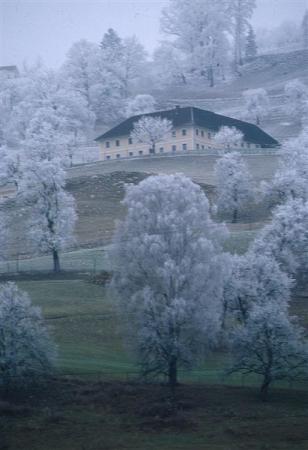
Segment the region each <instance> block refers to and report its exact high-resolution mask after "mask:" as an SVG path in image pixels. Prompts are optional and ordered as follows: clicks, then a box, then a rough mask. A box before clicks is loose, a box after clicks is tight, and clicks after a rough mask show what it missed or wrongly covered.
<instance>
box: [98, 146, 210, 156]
mask: <svg viewBox="0 0 308 450" xmlns="http://www.w3.org/2000/svg"><path fill="white" fill-rule="evenodd" d="M203 147H204V146H203ZM171 150H172V151H173V152H176V151H177V146H176V145H172V147H171ZM182 150H183V151H187V144H182ZM164 151H165V149H164V147H160V148H159V153H164ZM144 153H145V152H143V150H139V151H138V152H137V153H135V154H134V152H129V153H128V156H138V155H143V154H144ZM149 153H151V150H149ZM105 158H106V159H111V156H110V155H106V157H105ZM116 158H117V159H119V158H121V155H120V154H119V153H118V154H116Z"/></svg>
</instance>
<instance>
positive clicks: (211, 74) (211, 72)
mask: <svg viewBox="0 0 308 450" xmlns="http://www.w3.org/2000/svg"><path fill="white" fill-rule="evenodd" d="M208 79H209V82H210V87H214V70H213V67H212V66H211V67H209V69H208Z"/></svg>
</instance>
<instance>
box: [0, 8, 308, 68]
mask: <svg viewBox="0 0 308 450" xmlns="http://www.w3.org/2000/svg"><path fill="white" fill-rule="evenodd" d="M191 1H193V0H191ZM257 2H258V9H257V10H256V11H255V14H254V17H253V24H254V26H256V27H263V26H264V27H270V26H273V25H277V24H279V23H280V22H282V21H284V20H294V21H299V20H301V18H302V17H303V14H304V11H305V9H306V8H308V0H257ZM166 4H168V1H166V0H165V1H159V0H156V1H155V0H154V1H153V0H139V1H132V0H122V1H118V0H96V1H93V0H36V1H33V0H0V65H8V64H17V65H20V64H21V63H22V62H23V61H24V60H27V61H29V62H34V61H35V60H36V59H37V58H38V57H39V56H40V57H42V58H43V60H44V62H45V63H46V64H48V65H49V66H58V65H60V64H61V63H62V62H63V60H64V57H65V54H66V52H67V50H68V49H69V47H70V46H71V44H72V43H73V42H74V41H77V40H79V39H81V38H86V39H88V40H90V41H94V42H99V41H100V40H101V38H102V36H103V34H104V32H105V31H106V30H107V29H108V28H110V27H112V28H115V29H116V30H117V31H118V33H119V34H120V35H121V36H127V35H131V34H136V35H137V36H138V37H139V38H140V39H141V41H142V42H143V44H144V45H145V47H146V48H147V50H148V51H152V50H153V48H154V47H155V45H156V44H157V41H159V39H160V38H161V36H160V33H159V17H160V10H161V8H162V7H163V6H164V5H166Z"/></svg>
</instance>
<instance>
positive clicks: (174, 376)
mask: <svg viewBox="0 0 308 450" xmlns="http://www.w3.org/2000/svg"><path fill="white" fill-rule="evenodd" d="M168 383H169V386H170V387H171V388H174V387H175V386H176V385H177V384H178V370H177V360H176V358H173V359H172V360H171V361H170V362H169V368H168Z"/></svg>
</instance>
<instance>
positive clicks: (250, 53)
mask: <svg viewBox="0 0 308 450" xmlns="http://www.w3.org/2000/svg"><path fill="white" fill-rule="evenodd" d="M257 54H258V47H257V42H256V34H255V32H254V29H253V28H252V26H251V25H250V26H249V31H248V34H247V38H246V60H247V61H249V60H252V59H254V58H255V57H256V56H257Z"/></svg>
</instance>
